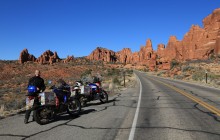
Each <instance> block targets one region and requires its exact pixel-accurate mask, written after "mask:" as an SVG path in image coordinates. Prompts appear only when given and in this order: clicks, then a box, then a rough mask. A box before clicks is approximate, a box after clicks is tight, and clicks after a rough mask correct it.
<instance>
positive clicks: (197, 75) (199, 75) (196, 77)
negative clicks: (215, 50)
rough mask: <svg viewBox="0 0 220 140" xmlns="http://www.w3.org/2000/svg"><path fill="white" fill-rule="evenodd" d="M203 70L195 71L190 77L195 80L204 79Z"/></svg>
mask: <svg viewBox="0 0 220 140" xmlns="http://www.w3.org/2000/svg"><path fill="white" fill-rule="evenodd" d="M205 75H206V74H205V71H203V70H201V71H196V72H194V73H193V74H192V79H193V80H195V81H202V80H204V79H205Z"/></svg>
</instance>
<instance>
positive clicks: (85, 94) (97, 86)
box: [71, 81, 108, 106]
mask: <svg viewBox="0 0 220 140" xmlns="http://www.w3.org/2000/svg"><path fill="white" fill-rule="evenodd" d="M71 93H72V94H73V95H75V96H76V98H77V99H79V101H80V103H81V105H82V106H86V104H87V102H90V101H95V100H100V101H101V102H102V103H106V102H108V94H107V92H106V91H105V90H104V89H103V88H102V87H101V83H89V84H86V85H83V84H82V82H80V81H76V83H75V86H74V87H73V89H72V92H71Z"/></svg>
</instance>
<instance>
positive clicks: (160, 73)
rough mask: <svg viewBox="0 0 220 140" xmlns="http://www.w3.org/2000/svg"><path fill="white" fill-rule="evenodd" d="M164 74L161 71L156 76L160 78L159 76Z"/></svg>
mask: <svg viewBox="0 0 220 140" xmlns="http://www.w3.org/2000/svg"><path fill="white" fill-rule="evenodd" d="M165 73H166V71H161V72H159V73H158V74H157V76H161V75H163V74H165Z"/></svg>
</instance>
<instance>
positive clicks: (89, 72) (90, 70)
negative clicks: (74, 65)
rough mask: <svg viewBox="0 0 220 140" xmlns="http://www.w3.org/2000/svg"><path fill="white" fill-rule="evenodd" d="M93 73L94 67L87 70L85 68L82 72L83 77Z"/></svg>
mask: <svg viewBox="0 0 220 140" xmlns="http://www.w3.org/2000/svg"><path fill="white" fill-rule="evenodd" d="M91 73H92V69H87V70H85V71H84V72H83V73H82V74H81V77H84V76H87V75H89V74H91Z"/></svg>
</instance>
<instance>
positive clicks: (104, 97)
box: [100, 90, 108, 103]
mask: <svg viewBox="0 0 220 140" xmlns="http://www.w3.org/2000/svg"><path fill="white" fill-rule="evenodd" d="M100 101H101V102H102V103H107V102H108V94H107V92H106V91H104V90H102V93H101V94H100Z"/></svg>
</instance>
